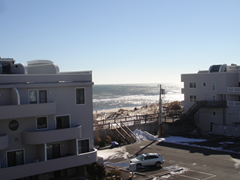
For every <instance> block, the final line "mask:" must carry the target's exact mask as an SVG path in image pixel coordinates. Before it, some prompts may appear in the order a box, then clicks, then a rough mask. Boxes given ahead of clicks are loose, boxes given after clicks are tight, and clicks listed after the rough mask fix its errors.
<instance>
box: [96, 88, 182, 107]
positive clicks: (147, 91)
mask: <svg viewBox="0 0 240 180" xmlns="http://www.w3.org/2000/svg"><path fill="white" fill-rule="evenodd" d="M182 86H183V85H182V83H162V84H161V87H162V89H164V92H165V93H164V94H162V102H163V103H168V102H173V101H182V100H183V94H181V88H182ZM159 92H160V86H159V84H147V83H146V84H105V85H100V84H99V85H94V86H93V111H99V110H105V109H115V108H119V109H120V108H124V107H133V108H134V107H138V106H145V105H151V104H156V103H158V102H159Z"/></svg>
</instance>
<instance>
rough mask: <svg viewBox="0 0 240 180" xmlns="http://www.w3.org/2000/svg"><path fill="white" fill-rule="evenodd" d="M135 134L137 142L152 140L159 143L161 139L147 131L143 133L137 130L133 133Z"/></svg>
mask: <svg viewBox="0 0 240 180" xmlns="http://www.w3.org/2000/svg"><path fill="white" fill-rule="evenodd" d="M133 133H134V134H135V136H136V138H137V142H139V141H147V140H151V141H158V140H159V138H158V137H156V136H154V135H152V134H150V133H149V132H147V131H141V130H138V129H136V130H135V131H133Z"/></svg>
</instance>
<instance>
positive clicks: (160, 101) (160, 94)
mask: <svg viewBox="0 0 240 180" xmlns="http://www.w3.org/2000/svg"><path fill="white" fill-rule="evenodd" d="M159 86H160V90H159V122H158V127H159V129H158V137H161V136H162V93H163V89H162V86H161V84H160V85H159Z"/></svg>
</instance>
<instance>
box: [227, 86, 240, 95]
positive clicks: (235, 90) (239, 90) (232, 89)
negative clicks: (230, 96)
mask: <svg viewBox="0 0 240 180" xmlns="http://www.w3.org/2000/svg"><path fill="white" fill-rule="evenodd" d="M227 93H234V94H240V87H227Z"/></svg>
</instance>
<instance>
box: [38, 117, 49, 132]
mask: <svg viewBox="0 0 240 180" xmlns="http://www.w3.org/2000/svg"><path fill="white" fill-rule="evenodd" d="M46 128H47V117H37V129H46Z"/></svg>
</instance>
